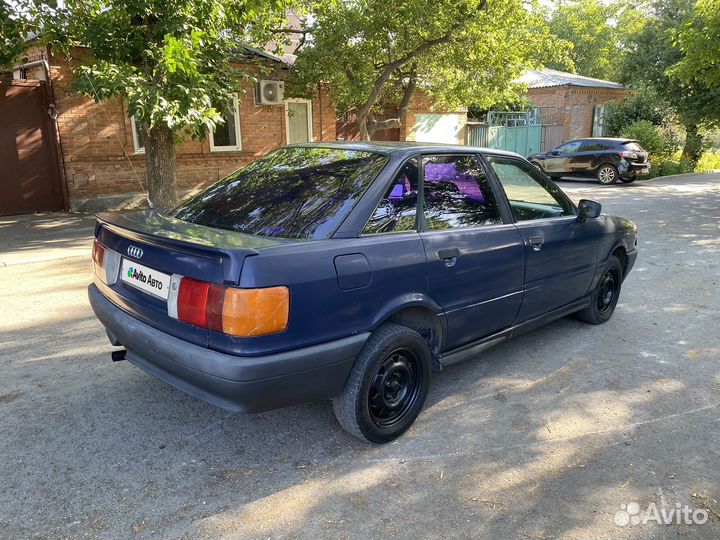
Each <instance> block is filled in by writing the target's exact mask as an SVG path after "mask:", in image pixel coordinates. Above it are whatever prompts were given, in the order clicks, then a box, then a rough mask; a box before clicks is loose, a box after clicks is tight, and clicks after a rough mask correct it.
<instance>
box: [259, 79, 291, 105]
mask: <svg viewBox="0 0 720 540" xmlns="http://www.w3.org/2000/svg"><path fill="white" fill-rule="evenodd" d="M284 90H285V83H284V82H283V81H260V82H259V83H257V85H255V104H256V105H281V104H282V102H283V93H284Z"/></svg>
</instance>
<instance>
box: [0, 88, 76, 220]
mask: <svg viewBox="0 0 720 540" xmlns="http://www.w3.org/2000/svg"><path fill="white" fill-rule="evenodd" d="M48 105H49V99H48V89H47V86H46V84H45V81H34V80H27V81H26V80H22V81H4V82H0V216H6V215H11V214H26V213H30V212H41V211H51V210H67V196H66V194H65V193H64V188H63V185H62V177H61V172H60V161H59V159H58V144H57V132H56V128H55V122H54V121H53V119H52V117H51V116H50V115H49V114H48Z"/></svg>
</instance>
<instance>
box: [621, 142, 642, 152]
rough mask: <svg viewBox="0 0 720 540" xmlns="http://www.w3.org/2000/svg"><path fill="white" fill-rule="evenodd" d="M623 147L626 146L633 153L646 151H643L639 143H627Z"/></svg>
mask: <svg viewBox="0 0 720 540" xmlns="http://www.w3.org/2000/svg"><path fill="white" fill-rule="evenodd" d="M623 146H624V147H625V148H626V149H627V150H630V151H632V152H644V150H643V149H642V146H640V145H639V144H638V143H636V142H626V143H625V144H623Z"/></svg>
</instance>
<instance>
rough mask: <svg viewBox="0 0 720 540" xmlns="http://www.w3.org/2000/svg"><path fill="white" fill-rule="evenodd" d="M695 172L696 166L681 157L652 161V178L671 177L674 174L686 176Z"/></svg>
mask: <svg viewBox="0 0 720 540" xmlns="http://www.w3.org/2000/svg"><path fill="white" fill-rule="evenodd" d="M694 170H695V166H694V165H693V163H692V162H691V161H690V160H687V159H683V158H681V157H679V156H675V157H670V158H659V159H655V160H653V161H652V169H650V178H658V177H660V176H670V175H673V174H686V173H691V172H693V171H694Z"/></svg>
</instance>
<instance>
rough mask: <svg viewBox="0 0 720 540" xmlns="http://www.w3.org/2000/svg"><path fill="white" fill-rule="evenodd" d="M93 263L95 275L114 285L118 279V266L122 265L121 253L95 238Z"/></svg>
mask: <svg viewBox="0 0 720 540" xmlns="http://www.w3.org/2000/svg"><path fill="white" fill-rule="evenodd" d="M92 259H93V265H94V267H95V275H96V276H98V277H99V278H100V280H101V281H102V282H103V283H107V284H108V285H113V284H114V283H115V282H116V281H117V276H118V268H119V267H120V254H119V253H117V252H115V251H113V250H111V249H108V248H106V247H105V246H103V245H102V244H101V243H100V242H98V241H97V239H95V240H94V241H93V249H92Z"/></svg>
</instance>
